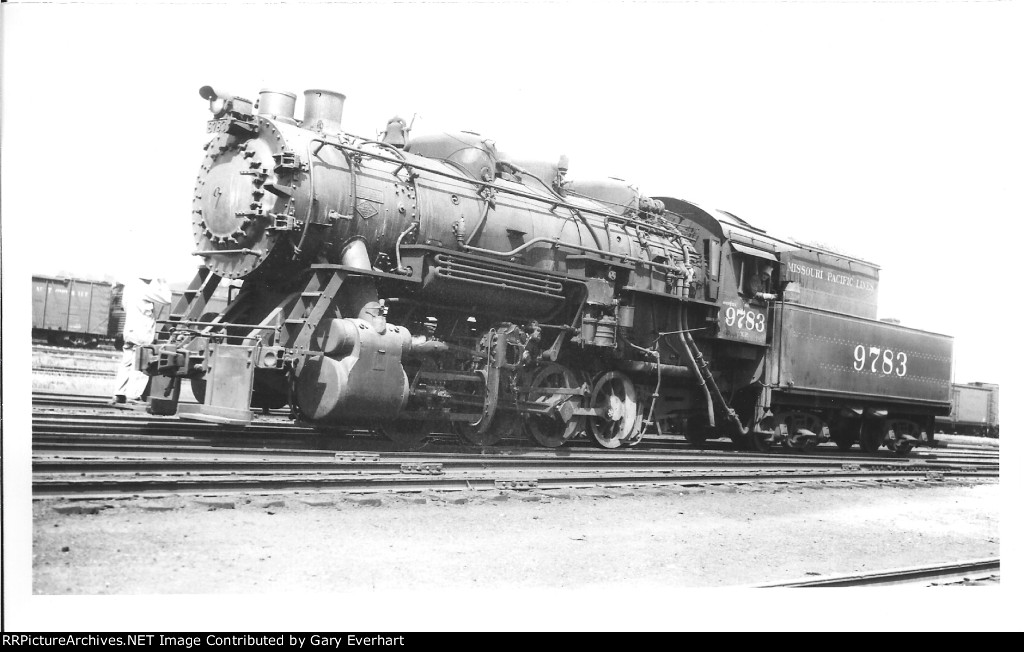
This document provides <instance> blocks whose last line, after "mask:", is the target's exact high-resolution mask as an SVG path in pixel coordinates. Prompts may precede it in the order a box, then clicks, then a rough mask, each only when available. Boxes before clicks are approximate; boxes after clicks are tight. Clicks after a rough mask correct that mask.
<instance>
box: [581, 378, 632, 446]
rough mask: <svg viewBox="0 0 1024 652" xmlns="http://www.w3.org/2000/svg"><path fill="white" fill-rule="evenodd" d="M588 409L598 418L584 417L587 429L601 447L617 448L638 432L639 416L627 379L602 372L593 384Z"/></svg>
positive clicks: (630, 384)
mask: <svg viewBox="0 0 1024 652" xmlns="http://www.w3.org/2000/svg"><path fill="white" fill-rule="evenodd" d="M590 407H592V408H594V409H595V410H596V411H597V413H598V416H595V417H587V430H588V431H589V432H590V436H591V437H593V438H594V441H596V442H597V443H598V444H600V445H601V446H603V447H605V448H618V447H619V446H621V445H622V444H623V443H624V440H628V439H630V438H632V437H634V436H635V435H637V434H638V433H639V428H640V426H641V425H642V424H641V422H642V420H643V417H642V416H641V415H640V402H639V401H638V400H637V396H636V386H634V385H633V381H632V380H630V379H629V377H628V376H626V375H625V374H622V373H620V372H618V371H609V372H608V373H605V374H604V375H602V376H601V377H600V378H598V379H597V382H596V383H594V391H593V392H592V393H591V395H590Z"/></svg>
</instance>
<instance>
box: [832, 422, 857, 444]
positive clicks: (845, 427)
mask: <svg viewBox="0 0 1024 652" xmlns="http://www.w3.org/2000/svg"><path fill="white" fill-rule="evenodd" d="M832 441H833V443H835V445H836V448H838V449H839V450H841V451H848V450H850V449H851V448H853V445H854V444H855V443H857V424H856V423H854V422H850V421H848V420H845V419H844V420H841V421H840V422H839V423H838V424H836V427H835V429H834V430H833V431H832Z"/></svg>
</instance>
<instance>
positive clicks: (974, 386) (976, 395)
mask: <svg viewBox="0 0 1024 652" xmlns="http://www.w3.org/2000/svg"><path fill="white" fill-rule="evenodd" d="M935 427H936V429H938V430H939V431H941V432H949V433H953V434H956V435H978V436H982V437H999V385H996V384H993V383H965V384H960V383H954V384H953V408H952V410H951V411H950V413H949V416H948V417H936V418H935Z"/></svg>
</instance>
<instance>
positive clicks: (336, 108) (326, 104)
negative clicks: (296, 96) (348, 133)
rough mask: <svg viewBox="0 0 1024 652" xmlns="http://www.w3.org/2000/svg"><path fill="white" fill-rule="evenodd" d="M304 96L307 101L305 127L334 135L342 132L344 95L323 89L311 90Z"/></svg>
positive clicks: (304, 117)
mask: <svg viewBox="0 0 1024 652" xmlns="http://www.w3.org/2000/svg"><path fill="white" fill-rule="evenodd" d="M302 95H303V97H304V99H305V101H306V106H305V108H304V109H303V113H302V126H303V127H305V128H306V129H312V130H314V131H322V132H325V133H333V134H336V133H338V132H340V131H341V113H342V109H344V107H345V96H344V95H342V94H341V93H335V92H334V91H325V90H321V89H310V90H308V91H305V92H304V93H303V94H302Z"/></svg>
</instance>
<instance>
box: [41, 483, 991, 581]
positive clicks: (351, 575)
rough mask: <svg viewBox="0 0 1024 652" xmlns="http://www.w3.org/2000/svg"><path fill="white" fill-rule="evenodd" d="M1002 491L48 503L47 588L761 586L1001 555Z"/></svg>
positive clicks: (815, 488)
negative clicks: (867, 570) (773, 582)
mask: <svg viewBox="0 0 1024 652" xmlns="http://www.w3.org/2000/svg"><path fill="white" fill-rule="evenodd" d="M871 484H872V485H875V483H871ZM998 493H999V485H998V484H995V483H987V484H978V485H974V486H971V485H966V484H955V483H951V482H949V481H947V482H945V483H915V484H907V483H893V484H879V485H877V486H867V485H853V484H843V485H821V484H815V485H808V486H803V487H797V486H790V487H787V488H780V487H771V486H756V485H744V486H729V487H717V488H706V489H705V488H683V487H661V488H652V489H612V488H609V489H583V490H579V491H571V492H570V491H558V492H550V491H529V492H510V493H499V492H468V491H467V492H455V493H448V494H443V493H436V494H429V495H407V496H402V495H363V496H345V495H341V494H333V495H331V494H320V495H315V496H314V495H296V494H290V495H287V496H240V497H229V498H183V497H174V498H159V499H142V498H134V499H129V500H118V501H106V502H95V501H93V502H81V501H74V502H72V501H59V500H47V501H36V502H35V503H34V505H33V560H32V567H33V591H34V593H36V594H87V595H89V594H197V593H205V594H208V593H279V592H323V591H335V590H339V589H342V590H345V591H356V592H359V591H373V590H389V589H401V590H409V589H412V590H429V589H435V588H446V589H467V588H477V587H484V588H498V589H505V588H526V589H529V588H556V589H575V588H582V587H622V588H631V589H636V588H642V587H651V588H680V587H724V586H746V585H756V584H761V583H767V582H772V581H783V580H791V579H800V578H805V577H809V576H813V575H829V574H837V573H847V572H854V571H859V570H865V569H882V568H893V567H903V566H912V565H918V564H927V563H930V562H948V561H952V560H957V559H968V558H980V557H989V556H998V555H999V514H998V500H997V498H998Z"/></svg>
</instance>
